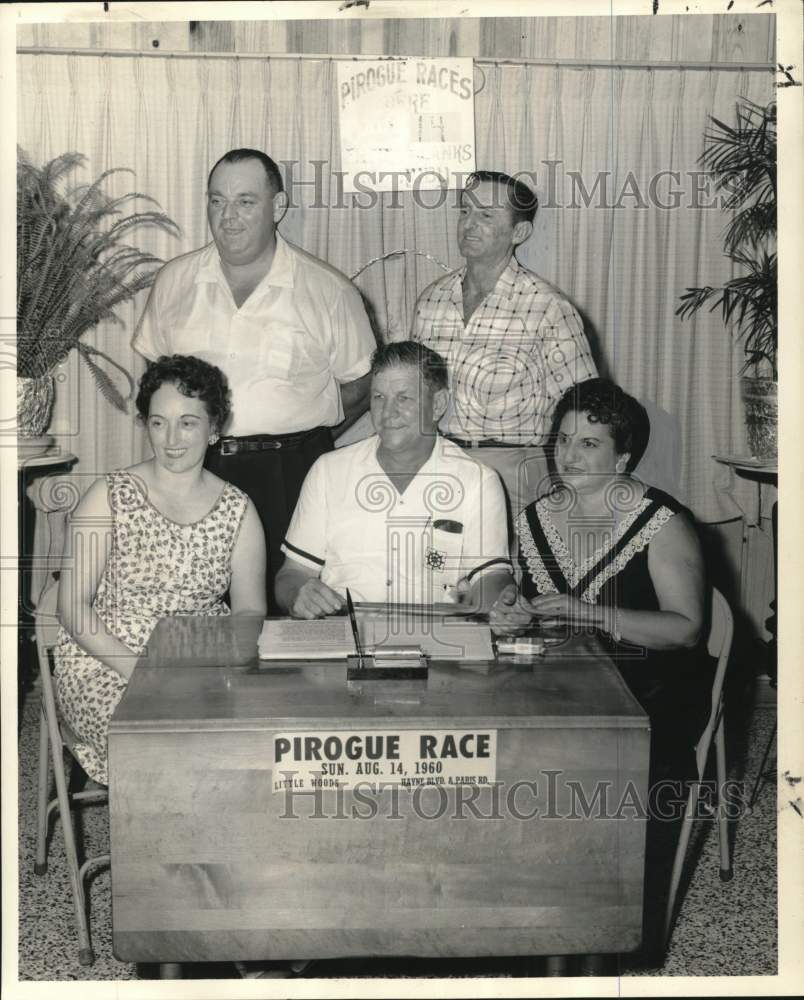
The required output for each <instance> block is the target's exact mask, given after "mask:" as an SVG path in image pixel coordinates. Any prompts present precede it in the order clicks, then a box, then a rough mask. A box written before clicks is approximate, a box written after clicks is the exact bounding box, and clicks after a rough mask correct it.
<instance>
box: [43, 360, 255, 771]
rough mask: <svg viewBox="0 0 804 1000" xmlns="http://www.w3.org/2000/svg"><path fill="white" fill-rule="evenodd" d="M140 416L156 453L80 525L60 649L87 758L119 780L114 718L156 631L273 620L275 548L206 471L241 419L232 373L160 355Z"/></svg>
mask: <svg viewBox="0 0 804 1000" xmlns="http://www.w3.org/2000/svg"><path fill="white" fill-rule="evenodd" d="M137 410H138V412H139V415H140V418H141V419H142V420H143V422H144V423H145V426H146V429H147V432H148V439H149V441H150V444H151V448H152V450H153V457H152V458H150V459H148V460H147V461H145V462H141V463H140V464H138V465H134V466H132V467H131V468H129V469H124V470H119V471H117V472H112V473H109V474H108V475H107V476H104V477H103V478H102V479H98V480H96V481H95V483H93V485H92V486H91V487H90V488H89V489H88V490H87V492H86V494H85V495H84V497H83V498H82V500H81V502H80V504H79V505H78V507H77V508H76V511H75V513H74V515H73V516H72V518H71V521H70V525H69V530H68V534H67V541H66V544H65V552H64V560H63V565H62V569H61V574H60V579H59V616H60V619H61V623H62V628H61V630H60V634H59V642H58V645H57V646H56V648H55V650H54V659H55V664H56V669H55V673H54V680H55V688H56V697H57V701H58V706H59V710H60V712H61V714H62V716H63V717H64V719H65V721H66V722H67V723H68V725H69V726H70V727H71V729H72V730H73V732H74V733H75V735H76V736H77V738H78V741H79V742H78V745H77V746H76V747H75V754H76V756H77V757H78V760H79V761H80V763H81V765H82V766H83V768H84V770H85V771H86V772H87V774H89V776H90V777H91V778H93V779H94V780H95V781H98V782H100V783H102V784H108V772H107V757H106V739H107V730H108V725H109V719H110V718H111V716H112V713H113V712H114V710H115V707H116V706H117V704H118V702H119V701H120V699H121V697H122V696H123V692H124V691H125V688H126V684H127V683H128V679H129V677H130V676H131V672H132V670H133V669H134V664H135V663H136V661H137V658H138V656H139V655H140V654H141V653H142V651H143V649H144V648H145V645H146V643H147V641H148V638H149V636H150V634H151V632H152V631H153V628H154V626H155V625H156V623H157V622H158V621H159V619H160V618H164V617H166V616H168V615H228V614H229V613H230V609H229V607H228V606H227V605H226V604H225V603H224V601H223V596H224V594H225V593H226V591H227V590H228V592H229V599H230V602H231V612H232V613H234V614H243V613H252V614H261V615H263V614H265V607H266V603H265V541H264V537H263V529H262V525H261V523H260V520H259V516H258V514H257V512H256V509H255V507H254V505H253V504H252V502H251V500H249V498H248V497H247V496H246V494H245V493H243V492H242V491H241V490H239V489H237V488H236V487H235V486H232V485H231V484H229V483H225V482H224V481H223V480H221V479H219V478H218V477H217V476H215V475H213V474H212V473H211V472H209V471H208V470H207V469H205V468H204V467H203V463H204V456H205V453H206V449H207V446H208V444H211V443H214V441H215V440H217V436H218V434H219V432H220V430H221V429H222V427H223V426H224V424H225V423H226V419H227V417H228V415H229V393H228V388H227V386H226V380H225V376H224V375H223V373H222V372H221V371H220V370H219V369H218V368H216V367H214V366H213V365H209V364H207V363H206V362H204V361H201V360H199V359H198V358H194V357H188V356H182V355H173V357H169V358H168V357H163V358H160V359H159V361H157V362H156V363H155V364H153V365H151V366H150V367H149V369H148V371H147V372H146V373H145V374H144V375H143V377H142V379H141V380H140V389H139V394H138V396H137Z"/></svg>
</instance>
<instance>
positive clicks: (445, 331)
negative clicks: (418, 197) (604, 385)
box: [412, 170, 597, 517]
mask: <svg viewBox="0 0 804 1000" xmlns="http://www.w3.org/2000/svg"><path fill="white" fill-rule="evenodd" d="M537 207H538V200H537V198H536V195H535V194H534V193H533V191H531V189H530V188H529V187H528V186H527V185H526V184H523V183H522V182H521V181H519V180H515V179H514V178H513V177H510V176H509V175H508V174H503V173H499V172H498V171H493V170H479V171H476V172H475V173H473V174H470V176H469V178H468V179H467V182H466V186H465V188H464V190H463V191H462V192H461V206H460V215H459V217H458V249H459V250H460V252H461V254H462V255H463V257H464V258H465V259H466V264H465V266H464V267H462V268H459V269H458V270H457V271H452V272H451V273H450V274H447V275H445V276H444V277H443V278H439V279H438V280H437V281H435V282H433V284H432V285H430V286H429V287H428V288H426V289H425V290H424V291H423V292H422V294H421V296H420V297H419V300H418V302H417V303H416V311H415V315H414V320H413V332H412V337H413V339H414V340H417V341H420V342H421V343H423V344H426V345H427V346H428V347H431V348H432V349H433V350H434V351H438V353H439V354H441V355H443V356H444V357H445V358H446V360H447V364H448V366H449V372H450V389H451V396H450V406H449V409H448V410H447V413H446V414H445V416H444V418H443V419H442V421H441V424H440V430H441V432H442V434H444V435H445V436H446V437H447V438H449V439H450V440H452V441H454V442H455V443H456V444H458V445H460V446H461V447H462V448H467V449H478V451H476V452H475V451H473V452H472V454H473V455H475V457H476V458H477V459H479V461H481V462H484V463H485V464H487V465H490V466H491V467H492V468H494V469H496V470H497V472H498V473H499V474H500V476H501V478H502V480H503V484H504V485H505V488H506V491H507V493H508V499H509V501H510V504H511V514H512V516H513V517H516V515H517V514H518V513H519V512H520V510H521V509H522V508H523V507H525V506H526V505H527V504H528V503H529V502H530V501H531V500H533V499H534V498H535V497H536V495H537V494H538V493H539V492H543V491H544V488H545V486H546V482H547V480H546V476H547V472H548V469H547V458H546V455H545V450H544V445H545V444H546V442H547V435H548V432H549V428H550V418H551V415H552V412H553V409H554V407H555V404H556V403H557V402H558V400H559V398H560V397H561V396H562V395H563V394H564V392H565V391H566V390H567V389H568V388H569V387H570V386H571V385H573V384H574V383H576V382H583V381H584V380H585V379H588V378H593V377H594V376H595V375H596V374H597V370H596V368H595V364H594V361H593V360H592V355H591V353H590V351H589V344H588V342H587V339H586V335H585V334H584V330H583V323H582V322H581V319H580V317H579V315H578V313H577V312H576V310H575V309H574V308H573V306H572V305H571V303H570V302H569V301H568V300H567V299H566V298H565V297H564V295H562V293H561V292H560V291H559V290H558V289H557V288H554V287H553V286H552V285H551V284H549V282H547V281H545V280H544V279H543V278H540V277H539V275H538V274H535V273H534V272H533V271H530V270H529V269H528V268H526V267H525V266H524V265H522V264H520V262H519V261H518V260H517V258H516V255H515V250H516V248H517V247H518V246H519V245H520V244H522V243H524V242H525V241H526V240H527V239H528V237H529V236H530V234H531V233H532V231H533V220H534V218H535V215H536V209H537ZM481 449H482V450H481Z"/></svg>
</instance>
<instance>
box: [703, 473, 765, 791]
mask: <svg viewBox="0 0 804 1000" xmlns="http://www.w3.org/2000/svg"><path fill="white" fill-rule="evenodd" d="M712 457H713V458H714V459H715V461H716V462H720V463H721V464H722V465H728V466H730V467H731V468H732V469H734V471H735V472H736V473H737V474H738V475H741V476H743V477H745V478H746V479H752V480H754V481H755V482H756V484H757V499H756V507H755V508H754V510H753V511H752V512H751V513H750V514H749V513H748V512H746V511H743V547H742V551H741V553H740V594H741V596H742V595H743V594H744V593H745V589H746V583H747V581H746V576H747V572H748V567H747V559H746V558H745V549H746V544H747V540H748V535H747V529H748V526H749V524H759V521H760V519H761V517H762V485H763V483H769V484H771V485H773V486H777V485H778V482H779V470H778V467H777V463H776V462H775V461H772V460H770V461H769V460H764V461H763V460H760V459H756V458H753V457H751V456H739V455H713V456H712ZM778 528H779V520H778V502H777V501H774V503H773V506H772V507H771V529H772V532H773V600H772V601H771V603H770V608H771V613H770V615H769V616H768V618H767V619H766V621H765V628H766V629H767V630H768V632H770V634H771V638H770V639H769V640H768V643H767V656H768V658H767V668H768V675H769V676H770V683H771V687H774V688H775V687H776V677H777V646H776V635H777V616H776V601H777V597H778V571H777V553H778ZM775 739H776V725H774V727H773V730H772V731H771V735H770V739H769V740H768V745H767V746H766V747H765V753H764V754H763V756H762V762H761V764H760V765H759V770H758V772H757V775H756V778H755V780H754V785H753V788H752V789H751V794H750V796H749V801H748V806H749V808H750V809H753V807H754V803H755V802H756V800H757V796H758V795H759V793H760V792H761V791H762V789H763V788H764V787H765V785H766V784H767V782H768V781H770V780H772V779H773V777H774V776H775V773H776V771H775V768H774V769H772V770H771V769H768V768H767V762H768V757H769V756H770V751H771V747H772V746H773V742H774V740H775Z"/></svg>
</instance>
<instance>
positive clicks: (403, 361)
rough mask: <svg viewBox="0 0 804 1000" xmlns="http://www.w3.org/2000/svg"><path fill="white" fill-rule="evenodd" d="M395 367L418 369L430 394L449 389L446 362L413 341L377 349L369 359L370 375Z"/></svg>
mask: <svg viewBox="0 0 804 1000" xmlns="http://www.w3.org/2000/svg"><path fill="white" fill-rule="evenodd" d="M395 365H410V366H411V367H412V368H418V369H419V371H420V372H421V375H422V378H423V379H424V381H425V382H426V383H427V385H428V386H429V387H430V390H431V392H438V390H439V389H447V388H448V387H449V379H448V376H447V362H446V361H445V360H444V359H443V358H442V357H441V355H440V354H436V352H435V351H431V350H430V348H429V347H425V346H424V344H420V343H418V342H417V341H415V340H397V341H394V342H393V343H391V344H382V345H381V346H380V347H378V348H377V350H376V351H375V352H374V354H373V355H372V358H371V374H372V375H376V374H377V372H381V371H385V369H386V368H393V367H394V366H395Z"/></svg>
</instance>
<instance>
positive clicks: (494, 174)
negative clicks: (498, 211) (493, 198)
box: [464, 170, 539, 225]
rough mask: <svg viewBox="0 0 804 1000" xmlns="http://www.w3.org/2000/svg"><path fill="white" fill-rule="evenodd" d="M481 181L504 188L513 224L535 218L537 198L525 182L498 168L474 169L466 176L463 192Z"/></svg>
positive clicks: (531, 220) (537, 205) (537, 204)
mask: <svg viewBox="0 0 804 1000" xmlns="http://www.w3.org/2000/svg"><path fill="white" fill-rule="evenodd" d="M483 182H486V183H489V184H497V185H499V186H500V187H501V188H505V193H506V195H507V199H508V207H509V208H510V209H511V217H512V219H513V221H514V225H516V224H517V222H533V220H534V219H535V218H536V209H537V208H538V207H539V199H538V198H537V197H536V195H535V194H534V192H533V191H531V189H530V188H529V187H528V186H527V184H523V183H522V181H518V180H517V179H516V178H515V177H511V175H510V174H504V173H502V172H501V171H499V170H475V172H474V173H472V174H469V176H468V177H467V178H466V186H465V187H464V192H466V191H469V190H470V189H471V188H473V187H474V186H475V185H476V184H481V183H483Z"/></svg>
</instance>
